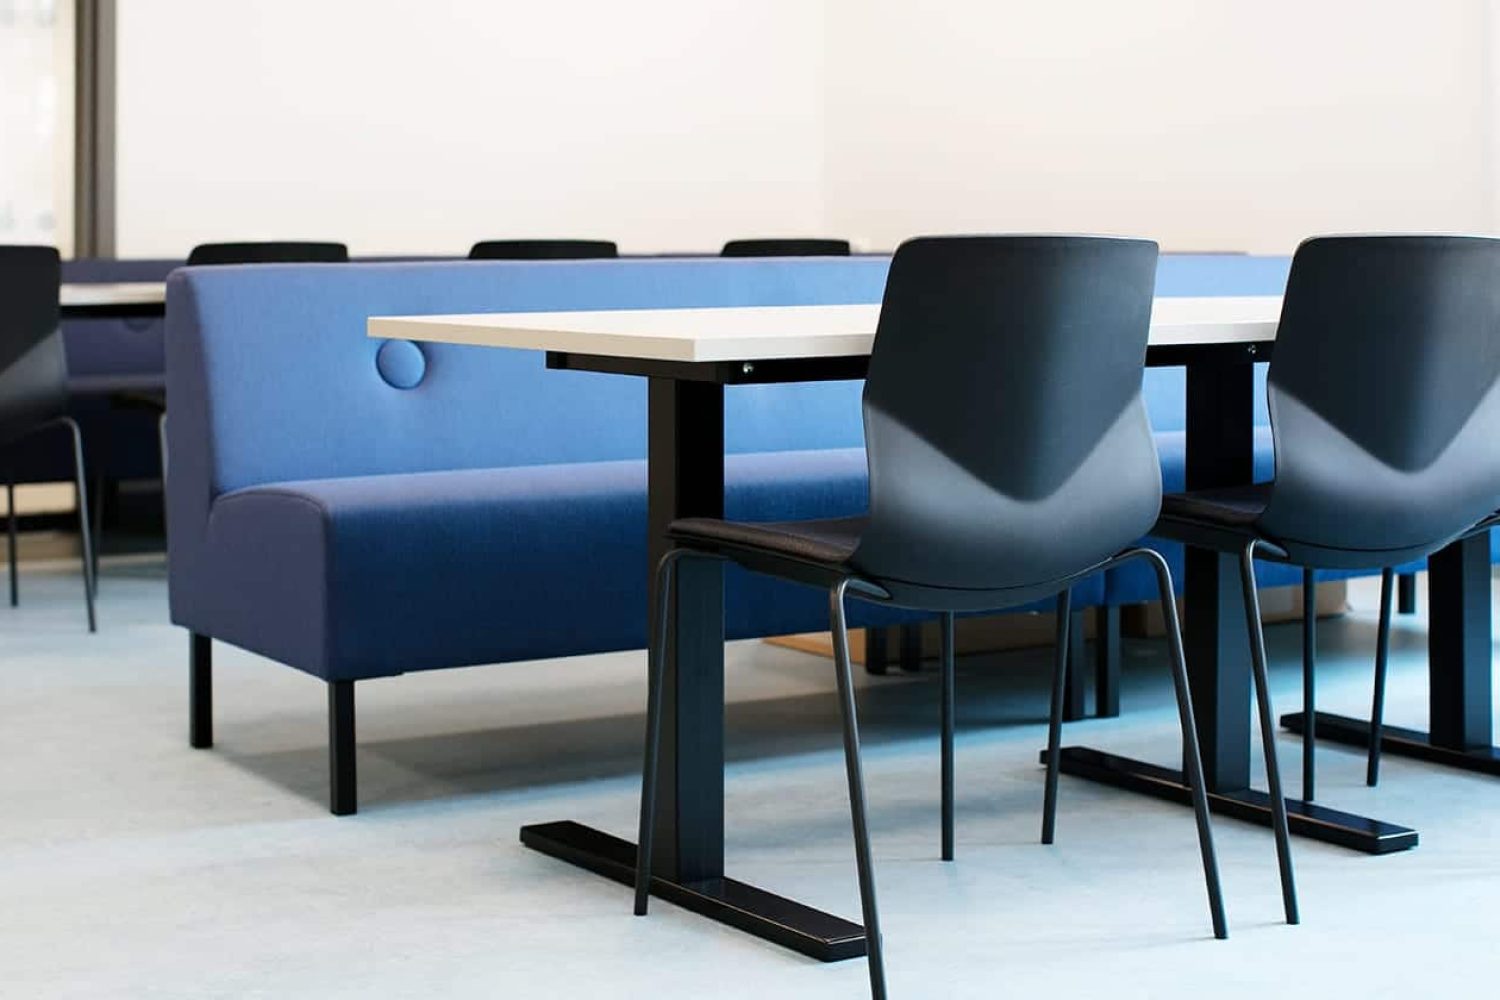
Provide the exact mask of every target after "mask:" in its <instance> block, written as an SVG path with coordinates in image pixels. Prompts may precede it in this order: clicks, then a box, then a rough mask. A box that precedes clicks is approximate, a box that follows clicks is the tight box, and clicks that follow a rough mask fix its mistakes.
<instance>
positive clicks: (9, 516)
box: [5, 472, 21, 607]
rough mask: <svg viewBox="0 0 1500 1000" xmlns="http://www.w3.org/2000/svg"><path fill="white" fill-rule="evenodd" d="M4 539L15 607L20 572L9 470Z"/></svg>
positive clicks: (18, 598) (12, 480)
mask: <svg viewBox="0 0 1500 1000" xmlns="http://www.w3.org/2000/svg"><path fill="white" fill-rule="evenodd" d="M5 540H6V549H7V552H8V554H9V563H8V565H9V566H10V606H11V607H15V606H16V605H18V604H20V603H21V579H20V577H21V574H20V569H19V566H18V564H17V555H16V550H17V545H16V478H15V475H14V473H9V472H7V473H6V476H5Z"/></svg>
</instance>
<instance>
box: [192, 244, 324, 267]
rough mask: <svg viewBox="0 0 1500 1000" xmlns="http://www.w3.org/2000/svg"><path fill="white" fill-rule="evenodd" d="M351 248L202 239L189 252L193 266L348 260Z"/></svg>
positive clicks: (319, 262) (310, 262)
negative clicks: (207, 240) (210, 241)
mask: <svg viewBox="0 0 1500 1000" xmlns="http://www.w3.org/2000/svg"><path fill="white" fill-rule="evenodd" d="M348 260H349V248H348V247H346V246H345V245H344V244H342V243H298V242H287V241H273V242H265V243H200V244H198V245H197V246H195V247H193V252H192V253H190V254H188V259H187V262H188V266H189V267H201V266H203V265H205V264H344V263H347V262H348Z"/></svg>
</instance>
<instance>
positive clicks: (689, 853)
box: [521, 377, 865, 962]
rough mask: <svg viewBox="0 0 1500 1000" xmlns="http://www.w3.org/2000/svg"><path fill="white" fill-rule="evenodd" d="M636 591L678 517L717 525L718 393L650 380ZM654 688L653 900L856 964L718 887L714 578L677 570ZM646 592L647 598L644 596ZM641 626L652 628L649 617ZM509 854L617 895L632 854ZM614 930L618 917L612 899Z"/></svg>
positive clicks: (533, 843) (846, 925) (576, 847)
mask: <svg viewBox="0 0 1500 1000" xmlns="http://www.w3.org/2000/svg"><path fill="white" fill-rule="evenodd" d="M648 393H649V395H648V414H649V416H648V420H649V429H648V434H647V439H648V445H647V446H648V462H647V467H648V470H649V471H648V477H649V483H648V486H647V499H646V507H647V514H646V519H647V529H648V532H649V534H648V548H647V553H648V572H649V574H650V575H649V577H648V579H649V580H650V581H651V583H650V586H654V585H655V576H656V566H657V563H658V562H659V561H660V560H661V557H662V556H663V555H665V554H666V552H667V550H668V548H669V547H670V544H671V543H670V541H669V540H668V539H667V526H668V525H669V524H671V523H672V521H674V520H676V519H677V518H680V517H723V516H724V386H723V385H721V384H718V383H716V382H702V381H688V380H679V379H673V378H669V377H653V378H651V379H650V381H649V389H648ZM674 575H675V577H676V585H675V587H674V590H675V593H674V594H671V595H668V596H667V599H668V600H672V601H675V603H676V607H675V613H674V614H673V615H672V616H671V621H672V624H671V628H670V631H669V633H668V636H667V668H666V683H665V685H664V687H663V692H662V694H663V700H662V713H663V719H664V723H665V724H664V725H663V727H662V742H661V768H662V771H661V775H660V780H659V781H658V783H657V789H658V790H657V796H656V799H657V812H656V839H655V844H654V846H653V852H652V853H653V854H654V857H653V858H652V859H651V869H652V879H651V892H652V894H653V895H655V896H658V897H660V898H662V899H665V900H667V901H669V902H672V903H675V904H677V905H679V906H682V907H684V908H685V909H688V910H692V911H693V912H694V913H698V914H700V915H702V916H705V917H709V918H710V919H713V920H717V921H719V922H720V923H724V924H728V925H729V926H731V927H737V928H739V929H740V930H742V931H747V932H748V933H751V934H754V935H756V936H758V937H762V938H765V939H766V940H768V941H774V942H776V943H777V944H780V945H783V946H785V947H787V948H791V949H793V950H794V951H798V952H801V953H802V954H804V955H808V956H810V957H812V958H816V959H819V960H821V961H825V962H836V961H841V960H843V959H847V958H859V957H861V956H863V955H864V954H865V934H864V927H863V926H862V925H860V924H856V923H852V922H850V921H848V920H844V919H842V918H840V917H836V916H833V915H831V914H828V913H824V912H822V911H820V910H815V909H813V908H812V907H810V906H803V905H802V904H801V903H797V902H794V901H793V900H790V899H786V898H784V897H782V896H778V895H776V894H774V893H770V892H766V891H765V890H762V889H757V888H755V887H754V886H751V885H746V884H745V883H743V882H737V881H735V880H734V879H731V878H726V877H725V876H724V571H723V567H722V566H721V564H720V563H718V562H717V561H714V560H703V559H686V560H683V561H681V562H679V563H678V564H677V570H676V573H675V574H674ZM649 592H650V591H649V589H648V593H649ZM641 611H642V614H643V617H645V620H646V621H653V620H655V616H654V615H650V609H649V608H642V609H641ZM521 843H522V844H524V845H526V846H527V847H530V848H532V849H533V850H537V851H541V852H542V853H543V854H547V855H550V856H552V857H555V858H559V859H561V860H563V861H567V862H569V863H570V864H575V865H578V866H579V867H582V868H586V869H588V870H589V871H592V872H596V873H598V874H600V875H603V876H605V877H607V878H611V879H614V880H615V881H617V882H622V883H625V884H627V885H629V884H633V883H634V881H635V861H636V849H635V845H634V844H632V843H630V842H629V841H626V840H621V839H620V838H618V837H614V836H611V835H610V834H607V833H603V832H601V831H599V830H595V829H592V828H590V827H587V826H584V825H582V824H580V823H574V822H567V821H565V822H557V823H542V824H537V825H532V826H525V827H522V828H521ZM620 907H621V909H620V912H621V914H622V919H624V918H625V917H624V915H625V914H627V913H628V912H629V910H628V903H627V900H626V897H625V896H624V895H621V897H620Z"/></svg>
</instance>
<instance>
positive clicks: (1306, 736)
mask: <svg viewBox="0 0 1500 1000" xmlns="http://www.w3.org/2000/svg"><path fill="white" fill-rule="evenodd" d="M1317 669H1318V589H1317V579H1316V577H1315V575H1314V573H1313V571H1312V570H1310V569H1305V568H1304V569H1303V570H1302V718H1303V719H1304V720H1305V721H1304V722H1303V728H1302V800H1303V801H1304V802H1311V801H1312V800H1313V792H1314V785H1313V781H1314V770H1315V760H1314V753H1315V750H1314V748H1315V747H1316V746H1317V739H1318V717H1317V710H1318V709H1317V694H1318V692H1317V680H1316V677H1315V675H1316V673H1317Z"/></svg>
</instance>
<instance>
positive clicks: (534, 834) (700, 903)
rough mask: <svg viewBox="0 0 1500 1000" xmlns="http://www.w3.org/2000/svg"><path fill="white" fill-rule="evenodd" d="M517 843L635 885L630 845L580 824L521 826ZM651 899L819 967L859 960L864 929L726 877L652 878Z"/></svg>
mask: <svg viewBox="0 0 1500 1000" xmlns="http://www.w3.org/2000/svg"><path fill="white" fill-rule="evenodd" d="M521 843H522V844H524V845H525V846H527V847H529V848H531V849H532V850H534V851H540V852H541V853H543V854H546V855H550V856H551V857H554V858H558V859H559V860H562V861H566V862H568V863H569V864H574V865H577V866H579V867H580V868H586V869H588V870H589V871H591V872H595V873H597V874H599V875H603V876H604V877H606V878H609V879H613V880H614V881H616V882H619V883H620V884H621V885H626V886H628V885H632V884H634V882H635V860H636V858H635V845H634V844H632V843H630V841H628V840H622V839H620V838H619V837H615V836H612V835H610V834H607V833H604V832H602V831H599V830H595V829H593V828H592V827H587V826H584V825H583V824H582V823H575V822H572V821H571V820H564V821H562V822H557V823H537V824H534V825H531V826H523V827H521ZM651 894H652V895H653V896H655V897H657V898H658V899H664V900H666V901H667V902H669V903H675V904H676V905H678V906H680V907H682V908H683V909H685V910H691V911H692V912H694V913H697V914H699V915H700V916H704V917H708V918H709V919H710V920H717V921H718V922H719V923H722V924H728V925H729V926H731V927H735V928H738V929H739V930H742V931H745V932H746V933H748V934H754V935H755V936H756V937H760V938H765V939H766V940H767V941H772V942H775V943H776V944H779V945H781V946H783V947H785V948H790V949H791V950H793V951H796V952H800V953H801V954H803V955H806V956H808V957H809V958H815V959H817V960H818V961H820V962H842V961H844V960H845V959H850V958H863V957H864V955H865V930H864V928H863V927H862V926H860V925H859V924H856V923H853V922H852V921H849V920H845V919H843V918H842V917H836V916H833V915H832V914H830V913H824V912H823V911H822V910H815V909H813V908H812V907H810V906H805V905H803V904H802V903H799V902H797V901H796V900H792V899H787V898H786V897H784V896H778V895H776V894H775V893H770V892H766V891H765V890H764V889H757V888H756V887H755V886H753V885H746V884H745V883H744V882H737V881H735V880H734V879H731V878H713V879H704V880H702V881H698V882H674V881H671V880H670V879H665V878H662V877H661V876H660V875H653V876H652V877H651Z"/></svg>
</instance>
